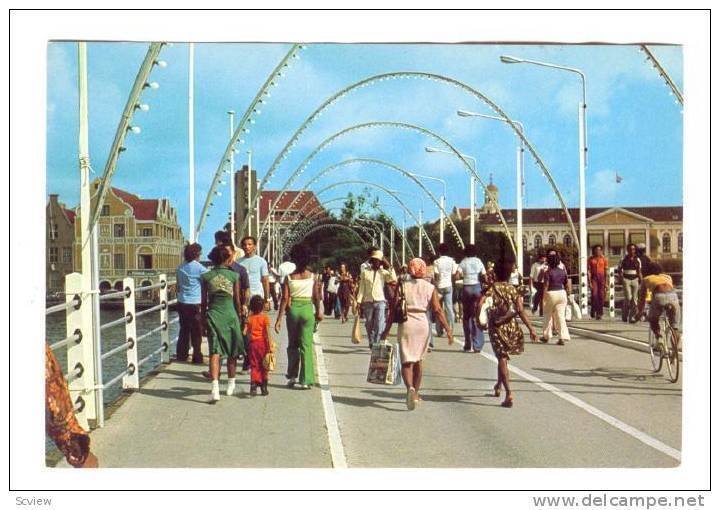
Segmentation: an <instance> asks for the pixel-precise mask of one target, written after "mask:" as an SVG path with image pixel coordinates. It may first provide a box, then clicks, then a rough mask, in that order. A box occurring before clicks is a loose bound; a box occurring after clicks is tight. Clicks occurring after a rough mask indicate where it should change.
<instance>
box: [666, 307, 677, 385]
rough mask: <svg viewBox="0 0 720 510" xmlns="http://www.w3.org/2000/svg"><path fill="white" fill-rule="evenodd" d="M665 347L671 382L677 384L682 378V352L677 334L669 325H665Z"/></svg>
mask: <svg viewBox="0 0 720 510" xmlns="http://www.w3.org/2000/svg"><path fill="white" fill-rule="evenodd" d="M665 321H667V319H665ZM665 345H666V346H667V370H668V376H669V377H670V381H672V382H674V383H675V382H677V381H678V379H679V378H680V352H679V351H678V338H677V332H676V331H675V330H674V329H673V328H671V327H670V325H669V324H667V323H666V324H665Z"/></svg>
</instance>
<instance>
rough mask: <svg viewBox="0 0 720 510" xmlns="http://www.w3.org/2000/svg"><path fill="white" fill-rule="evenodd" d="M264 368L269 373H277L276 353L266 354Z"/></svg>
mask: <svg viewBox="0 0 720 510" xmlns="http://www.w3.org/2000/svg"><path fill="white" fill-rule="evenodd" d="M263 367H265V368H266V369H267V371H268V372H274V371H275V353H274V352H268V353H267V354H265V357H264V358H263Z"/></svg>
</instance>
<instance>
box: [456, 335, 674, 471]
mask: <svg viewBox="0 0 720 510" xmlns="http://www.w3.org/2000/svg"><path fill="white" fill-rule="evenodd" d="M455 343H457V344H460V343H464V342H459V341H457V340H455ZM480 354H481V355H482V356H483V357H484V358H486V359H488V360H490V361H492V362H493V363H495V364H497V359H496V358H495V356H491V355H490V354H487V353H486V352H480ZM508 369H509V370H510V372H512V373H514V374H516V375H519V376H520V377H522V378H523V379H525V380H527V381H530V382H531V383H533V384H536V385H538V386H539V387H541V388H542V389H544V390H546V391H549V392H550V393H552V394H554V395H555V396H556V397H559V398H561V399H563V400H565V401H567V402H570V403H571V404H573V405H574V406H577V407H579V408H580V409H582V410H583V411H585V412H587V413H590V414H592V415H593V416H596V417H597V418H600V419H601V420H603V421H604V422H605V423H607V424H609V425H611V426H613V427H615V428H616V429H618V430H620V431H622V432H625V433H626V434H628V435H630V436H632V437H634V438H635V439H637V440H638V441H640V442H642V443H645V444H646V445H648V446H650V447H651V448H654V449H655V450H657V451H659V452H662V453H664V454H665V455H668V456H670V457H672V458H673V459H675V460H677V461H680V460H681V453H680V450H676V449H675V448H673V447H672V446H668V445H666V444H665V443H663V442H662V441H659V440H658V439H655V438H654V437H652V436H650V435H648V434H646V433H645V432H643V431H641V430H638V429H636V428H635V427H633V426H632V425H628V424H627V423H625V422H623V421H621V420H618V419H617V418H615V417H614V416H610V415H609V414H607V413H605V412H603V411H601V410H600V409H598V408H597V407H594V406H591V405H590V404H588V403H587V402H585V401H584V400H580V399H579V398H577V397H575V396H573V395H570V394H569V393H566V392H565V391H563V390H561V389H560V388H558V387H557V386H553V385H552V384H549V383H546V382H545V381H543V380H542V379H539V378H538V377H535V376H534V375H532V374H529V373H527V372H525V371H524V370H521V369H519V368H517V367H514V366H512V365H510V364H509V363H508Z"/></svg>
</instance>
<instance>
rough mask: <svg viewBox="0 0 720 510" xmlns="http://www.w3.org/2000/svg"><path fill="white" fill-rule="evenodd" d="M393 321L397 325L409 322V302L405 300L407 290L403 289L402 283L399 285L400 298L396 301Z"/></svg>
mask: <svg viewBox="0 0 720 510" xmlns="http://www.w3.org/2000/svg"><path fill="white" fill-rule="evenodd" d="M392 319H393V322H396V323H397V324H402V323H403V322H407V320H408V315H407V301H406V300H405V290H404V289H403V283H402V282H399V283H398V297H397V300H396V301H395V308H394V309H393V316H392Z"/></svg>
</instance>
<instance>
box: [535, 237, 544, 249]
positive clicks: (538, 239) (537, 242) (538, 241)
mask: <svg viewBox="0 0 720 510" xmlns="http://www.w3.org/2000/svg"><path fill="white" fill-rule="evenodd" d="M534 242H535V248H542V237H540V234H538V235H536V236H535V241H534Z"/></svg>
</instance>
